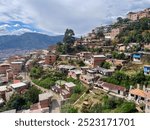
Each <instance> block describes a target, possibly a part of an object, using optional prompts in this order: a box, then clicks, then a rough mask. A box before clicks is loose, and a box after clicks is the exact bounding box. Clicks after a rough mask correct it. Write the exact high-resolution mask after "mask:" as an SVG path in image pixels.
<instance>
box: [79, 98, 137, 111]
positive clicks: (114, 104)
mask: <svg viewBox="0 0 150 130" xmlns="http://www.w3.org/2000/svg"><path fill="white" fill-rule="evenodd" d="M81 112H83V113H85V112H86V113H109V112H115V113H134V112H137V110H136V105H135V103H133V102H127V101H125V100H124V99H119V98H115V97H108V96H104V97H103V101H102V103H97V104H94V105H93V106H91V107H90V108H89V109H87V108H86V106H84V107H82V109H81Z"/></svg>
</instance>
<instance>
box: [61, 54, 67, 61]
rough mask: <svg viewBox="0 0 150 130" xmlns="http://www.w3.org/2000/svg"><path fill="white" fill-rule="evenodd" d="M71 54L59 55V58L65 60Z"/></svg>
mask: <svg viewBox="0 0 150 130" xmlns="http://www.w3.org/2000/svg"><path fill="white" fill-rule="evenodd" d="M68 57H69V55H59V58H60V59H61V60H62V61H64V60H68Z"/></svg>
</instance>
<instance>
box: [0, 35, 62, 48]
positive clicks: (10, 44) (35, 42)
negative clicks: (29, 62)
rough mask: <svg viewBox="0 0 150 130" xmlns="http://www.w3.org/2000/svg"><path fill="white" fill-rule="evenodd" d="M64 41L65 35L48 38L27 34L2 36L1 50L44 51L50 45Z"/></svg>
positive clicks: (0, 41)
mask: <svg viewBox="0 0 150 130" xmlns="http://www.w3.org/2000/svg"><path fill="white" fill-rule="evenodd" d="M62 40H63V35H60V36H48V35H45V34H40V33H33V32H27V33H24V34H21V35H4V36H0V50H5V49H26V50H32V49H44V48H47V47H48V46H49V45H52V44H55V43H57V42H59V41H62Z"/></svg>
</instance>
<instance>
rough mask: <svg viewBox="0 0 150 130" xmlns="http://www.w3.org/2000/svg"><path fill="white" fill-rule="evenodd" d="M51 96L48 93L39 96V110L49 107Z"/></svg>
mask: <svg viewBox="0 0 150 130" xmlns="http://www.w3.org/2000/svg"><path fill="white" fill-rule="evenodd" d="M52 97H53V95H52V94H51V93H50V92H48V93H42V94H39V103H40V106H41V108H45V107H50V105H51V100H52Z"/></svg>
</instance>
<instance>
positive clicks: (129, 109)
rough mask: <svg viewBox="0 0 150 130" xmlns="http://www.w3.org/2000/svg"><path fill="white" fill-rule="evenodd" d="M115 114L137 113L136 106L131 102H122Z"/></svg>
mask: <svg viewBox="0 0 150 130" xmlns="http://www.w3.org/2000/svg"><path fill="white" fill-rule="evenodd" d="M115 112H118V113H134V112H137V110H136V105H135V103H133V102H127V101H126V102H124V103H123V104H122V105H121V106H120V107H118V108H117V109H116V110H115Z"/></svg>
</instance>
